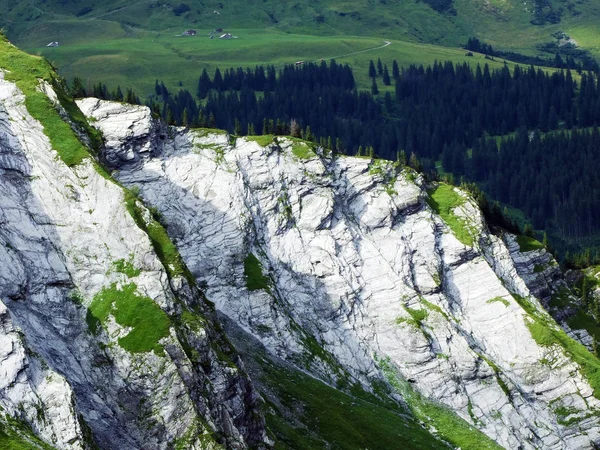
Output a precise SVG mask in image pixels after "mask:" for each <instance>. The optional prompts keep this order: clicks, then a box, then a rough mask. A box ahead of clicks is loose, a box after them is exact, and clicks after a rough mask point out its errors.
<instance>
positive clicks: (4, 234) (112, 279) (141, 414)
mask: <svg viewBox="0 0 600 450" xmlns="http://www.w3.org/2000/svg"><path fill="white" fill-rule="evenodd" d="M43 90H44V91H45V92H46V94H47V95H48V96H49V98H50V99H51V100H52V101H53V102H55V103H56V102H58V99H57V96H56V95H55V93H54V91H53V90H52V87H51V86H50V85H49V84H43ZM57 106H59V105H57ZM62 113H63V115H65V120H67V119H68V117H67V115H66V112H65V111H64V110H62ZM131 119H132V120H137V114H135V117H133V116H132V118H131ZM149 217H150V214H149V212H148V211H147V210H146V209H145V207H144V206H143V204H142V203H141V202H140V201H139V200H137V199H135V196H134V195H133V194H131V193H127V192H126V191H124V190H123V188H122V187H120V186H119V185H117V184H116V183H115V182H114V181H112V180H110V179H109V178H107V177H106V176H105V174H104V176H103V175H102V171H101V170H100V169H99V168H98V165H97V164H96V163H95V162H94V161H93V159H92V158H91V157H89V158H86V159H84V160H83V161H82V162H81V163H80V164H77V165H74V166H73V167H68V166H67V165H66V164H65V163H64V162H63V161H62V160H61V158H59V155H58V153H57V152H56V151H55V149H54V148H53V146H52V144H51V143H50V140H49V139H48V137H47V136H46V135H45V133H44V129H43V126H42V124H41V123H40V122H38V121H37V120H35V119H34V118H33V117H32V116H31V115H30V112H29V111H28V109H27V107H26V104H25V96H24V95H23V92H22V91H21V90H20V89H19V88H18V87H17V85H16V84H15V83H13V82H12V81H8V79H4V76H3V75H2V72H0V355H1V359H0V360H1V365H0V406H1V408H2V416H3V417H4V415H5V414H6V415H8V416H9V417H11V418H14V419H17V420H18V421H19V422H20V423H25V424H27V425H28V426H29V427H30V428H31V430H32V431H33V432H34V433H35V434H36V435H37V436H39V437H40V438H41V439H43V441H45V442H46V443H48V444H50V445H52V446H53V447H55V448H57V449H61V450H62V449H73V450H75V449H89V448H95V446H97V447H98V448H102V449H140V448H144V449H167V448H195V449H200V448H222V447H227V448H237V449H243V448H248V447H249V446H255V447H261V446H263V445H264V444H265V442H267V443H268V439H267V438H266V434H265V429H264V420H263V419H262V416H261V413H260V409H259V406H260V404H259V402H260V399H259V396H258V394H256V392H255V391H254V389H253V388H252V386H251V384H250V382H249V380H248V379H247V377H246V375H245V374H244V371H243V368H242V367H241V365H240V361H239V359H238V357H237V356H236V355H235V352H233V349H232V348H231V346H230V345H229V344H228V342H227V339H226V337H225V336H224V335H223V333H222V332H221V331H219V327H218V326H216V325H215V324H216V322H215V317H214V312H213V310H212V307H211V305H210V304H209V303H208V302H207V301H206V299H205V298H204V296H203V294H202V293H201V292H200V290H199V289H198V288H197V287H196V285H195V282H194V280H192V279H191V278H189V277H188V278H189V279H187V278H186V276H185V271H181V270H180V271H177V270H175V269H176V268H175V267H173V266H169V264H168V263H167V262H166V261H167V260H166V259H165V258H164V255H161V253H160V251H159V250H160V249H161V248H162V250H165V249H166V250H168V249H169V248H170V247H169V244H170V242H168V239H166V235H164V236H162V235H160V230H161V229H160V227H159V226H158V224H156V223H153V222H152V221H151V220H150V218H149ZM153 233H154V238H153V239H154V240H156V239H157V237H156V236H158V237H161V236H162V238H163V239H162V241H160V242H154V241H153V240H152V239H151V238H152V234H153ZM157 233H158V235H157ZM160 246H162V247H160ZM166 250H165V251H166ZM171 253H176V252H175V250H174V249H172V250H171ZM159 256H160V257H159ZM127 302H130V303H127ZM132 307H133V308H132ZM146 320H152V322H151V323H149V324H148V323H147V322H146ZM0 428H1V427H0ZM3 433H4V432H3ZM2 436H3V437H5V436H6V435H5V434H2Z"/></svg>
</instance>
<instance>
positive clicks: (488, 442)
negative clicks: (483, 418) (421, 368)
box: [379, 358, 502, 450]
mask: <svg viewBox="0 0 600 450" xmlns="http://www.w3.org/2000/svg"><path fill="white" fill-rule="evenodd" d="M379 365H380V367H381V369H382V371H383V373H384V374H385V376H386V378H387V379H388V382H389V383H390V384H391V385H392V386H393V387H394V389H395V390H396V391H397V392H399V393H400V394H402V397H403V398H404V400H405V401H406V404H407V405H408V407H409V409H410V410H411V412H412V413H413V414H414V415H415V417H417V418H418V419H420V420H422V421H423V422H425V423H426V424H427V425H428V426H430V427H433V428H435V429H436V430H437V434H438V435H439V436H440V437H441V438H443V439H444V440H445V441H447V442H449V443H451V444H452V445H453V446H455V447H460V448H461V449H462V450H501V449H502V447H500V446H499V445H498V444H496V442H494V441H493V440H492V439H490V438H489V437H487V436H486V435H485V434H483V433H482V432H481V431H479V430H478V429H477V428H475V427H474V426H472V425H470V424H469V423H467V422H466V421H465V420H463V419H462V418H460V417H459V416H458V415H457V414H456V413H455V412H454V411H452V410H451V409H450V408H448V407H447V406H444V405H442V404H440V403H437V402H434V401H432V400H429V399H428V398H426V397H424V396H422V395H421V394H420V393H419V392H417V391H416V390H414V389H413V387H412V386H411V385H410V383H409V382H408V381H406V380H404V379H403V378H402V377H401V376H400V375H399V374H398V372H397V370H396V368H395V367H394V366H393V364H392V362H391V361H390V360H389V359H387V358H386V359H383V360H379Z"/></svg>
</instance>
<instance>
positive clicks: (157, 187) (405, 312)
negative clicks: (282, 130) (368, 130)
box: [78, 99, 600, 448]
mask: <svg viewBox="0 0 600 450" xmlns="http://www.w3.org/2000/svg"><path fill="white" fill-rule="evenodd" d="M78 105H79V106H80V108H81V109H82V111H83V112H84V113H85V114H86V115H87V116H89V117H91V118H92V121H93V123H94V124H95V126H96V127H98V129H100V130H101V131H102V132H103V134H104V136H105V138H106V142H107V146H106V151H105V154H104V156H105V158H106V161H107V163H108V164H109V165H110V166H111V167H112V168H113V169H116V171H115V172H114V176H116V177H117V179H118V180H119V181H120V182H122V183H123V184H124V185H126V186H129V187H130V188H134V187H135V189H136V190H137V189H139V192H140V195H141V197H142V198H143V199H144V200H145V201H146V202H148V203H149V204H150V205H152V206H153V207H154V208H156V212H157V213H158V214H160V218H161V221H162V222H163V223H165V224H166V226H167V231H168V233H169V235H170V236H171V237H172V238H173V239H174V242H175V244H176V245H177V247H178V249H179V251H180V252H181V255H182V257H183V259H184V261H185V262H186V264H187V265H188V267H189V268H190V271H191V272H192V274H193V276H194V277H195V278H196V279H197V281H198V283H199V285H202V286H205V287H206V292H207V295H208V296H209V298H210V299H211V300H212V301H214V302H215V304H216V306H217V309H218V310H220V311H221V312H223V313H224V314H225V315H226V316H227V317H228V318H229V319H230V320H231V321H233V322H234V323H236V324H237V325H238V326H241V327H242V328H243V329H244V330H245V332H247V333H249V334H251V335H253V336H254V338H255V339H257V340H258V341H260V342H261V344H262V345H264V346H265V348H266V349H267V351H268V352H270V353H271V354H273V355H276V356H277V357H279V358H282V359H284V360H286V361H288V362H289V363H291V364H292V365H294V366H296V367H298V368H301V369H302V370H305V371H308V372H309V373H311V374H313V375H314V376H316V377H318V378H321V379H324V380H327V381H328V382H329V383H330V384H333V385H336V386H338V387H339V388H344V387H347V386H352V385H362V386H363V388H365V389H367V390H372V391H373V392H378V393H379V394H380V395H384V396H385V392H386V389H390V391H389V392H395V393H396V394H399V395H400V396H401V398H402V399H403V401H404V402H406V404H407V406H408V408H409V409H410V410H411V411H412V413H413V414H415V415H416V416H417V417H419V418H420V419H421V420H423V421H425V422H426V423H427V424H428V425H430V426H432V427H434V428H435V429H436V430H437V432H438V433H439V435H441V436H442V437H443V438H444V439H446V440H448V441H449V442H451V443H452V444H454V445H456V446H460V447H461V448H483V447H486V446H487V447H489V448H493V447H494V446H495V445H496V444H494V443H493V442H492V441H487V442H486V441H485V439H483V437H482V435H479V434H478V433H477V432H476V431H475V428H474V427H476V428H478V429H479V430H481V431H483V432H484V433H485V434H486V435H487V436H489V437H490V438H492V439H493V440H495V441H496V442H497V443H499V444H500V445H502V446H504V447H506V448H517V447H519V446H522V447H523V448H591V447H592V446H593V445H594V443H595V442H597V441H598V439H599V435H598V433H599V431H600V428H599V419H598V414H597V413H598V407H599V406H600V405H599V402H598V399H597V398H596V396H595V395H599V392H600V391H598V387H599V386H598V384H597V383H598V381H597V378H596V374H597V371H598V369H599V368H600V362H599V361H598V360H597V359H596V358H595V357H594V356H592V355H591V354H590V353H589V352H587V350H586V349H585V347H583V346H582V345H581V344H579V343H576V342H575V341H574V340H572V339H571V338H569V337H567V335H566V334H565V333H564V331H562V330H561V329H560V328H559V327H557V325H556V324H555V323H554V321H553V320H552V318H551V317H550V316H549V315H548V314H547V313H546V312H545V311H544V309H543V308H542V307H541V305H540V304H539V302H538V300H537V299H536V298H535V297H534V296H533V295H531V291H530V289H529V288H528V286H527V283H526V282H525V281H524V279H523V278H521V277H520V276H519V272H518V270H519V267H518V264H516V262H515V260H514V258H516V256H518V252H516V253H515V252H513V253H512V254H511V252H510V250H509V249H510V248H511V246H512V245H513V244H512V243H513V240H514V238H513V237H511V236H510V235H505V236H503V238H500V237H498V236H495V235H492V234H490V233H489V231H488V230H487V228H486V226H485V223H484V221H483V219H482V217H481V215H480V212H479V210H478V209H477V207H476V206H475V205H474V204H473V202H472V201H471V200H470V199H469V198H468V196H466V195H465V194H464V193H462V192H460V191H458V190H454V189H453V188H451V187H449V186H445V185H440V186H437V187H430V186H427V185H426V184H425V183H424V182H423V180H422V179H421V178H420V177H419V176H418V175H416V174H415V173H413V172H412V171H411V170H410V169H408V168H398V167H395V166H393V165H392V164H391V163H388V162H385V161H371V160H368V159H360V158H333V159H332V158H330V157H328V156H327V155H326V154H323V150H322V149H316V152H317V154H315V153H314V150H315V149H313V148H312V147H311V146H309V145H307V144H306V143H303V142H300V141H295V140H290V139H282V138H278V139H273V138H272V137H269V136H263V137H258V138H238V139H237V140H235V139H233V140H232V139H231V138H230V137H229V136H228V135H226V134H224V133H222V132H216V131H210V130H208V131H207V130H200V131H189V130H185V129H174V128H170V129H169V131H168V132H165V131H164V129H163V128H161V127H162V126H161V125H160V124H158V123H156V122H154V120H152V118H151V116H150V114H149V112H148V110H147V109H146V108H143V107H136V106H127V105H122V104H118V103H109V102H103V101H98V100H96V99H85V100H82V101H79V102H78ZM431 188H434V190H433V191H430V192H429V194H428V193H427V190H428V189H431ZM427 198H428V199H429V200H427V201H426V199H427ZM505 242H506V243H505ZM507 245H508V246H507ZM245 353H247V354H248V353H250V355H248V356H247V357H248V358H249V359H252V356H251V352H245ZM382 392H383V394H382ZM594 394H595V395H594ZM442 405H445V407H444V406H442ZM446 408H448V409H446ZM451 410H453V411H455V412H456V413H457V414H458V415H459V416H460V417H461V419H458V418H457V417H456V416H454V415H453V414H452V412H451Z"/></svg>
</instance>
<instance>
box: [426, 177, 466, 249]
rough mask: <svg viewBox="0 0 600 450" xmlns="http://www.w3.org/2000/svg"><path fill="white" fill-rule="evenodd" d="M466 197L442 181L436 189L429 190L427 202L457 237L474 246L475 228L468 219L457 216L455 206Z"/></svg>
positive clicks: (460, 203) (461, 202)
mask: <svg viewBox="0 0 600 450" xmlns="http://www.w3.org/2000/svg"><path fill="white" fill-rule="evenodd" d="M464 202H465V199H464V198H463V197H461V196H460V195H459V194H458V193H457V192H456V191H455V190H454V187H453V186H450V185H449V184H444V183H440V184H439V185H438V186H437V187H436V188H435V189H433V190H432V191H430V192H429V198H428V199H427V203H428V204H429V206H431V208H432V209H433V210H434V211H435V212H436V213H438V214H439V215H440V217H441V218H442V219H443V220H444V222H446V224H447V225H448V227H449V228H450V229H451V230H452V232H453V233H454V235H455V236H456V238H457V239H458V240H459V241H460V242H462V243H463V244H465V245H468V246H472V245H473V242H474V237H473V235H474V230H473V228H472V227H471V226H469V224H468V223H467V221H466V219H463V218H461V217H458V216H456V214H454V212H453V210H454V208H456V207H458V206H460V205H462V204H463V203H464Z"/></svg>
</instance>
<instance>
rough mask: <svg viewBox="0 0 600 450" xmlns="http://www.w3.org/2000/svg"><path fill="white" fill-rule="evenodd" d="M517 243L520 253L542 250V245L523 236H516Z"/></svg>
mask: <svg viewBox="0 0 600 450" xmlns="http://www.w3.org/2000/svg"><path fill="white" fill-rule="evenodd" d="M517 243H518V244H519V250H520V251H521V252H522V253H524V252H531V251H533V250H541V249H543V248H544V245H543V244H542V243H541V242H540V241H537V240H535V239H534V238H532V237H529V236H525V235H523V234H520V235H518V236H517Z"/></svg>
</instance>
